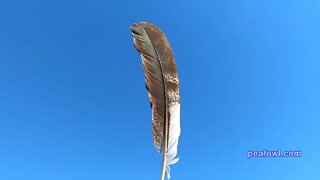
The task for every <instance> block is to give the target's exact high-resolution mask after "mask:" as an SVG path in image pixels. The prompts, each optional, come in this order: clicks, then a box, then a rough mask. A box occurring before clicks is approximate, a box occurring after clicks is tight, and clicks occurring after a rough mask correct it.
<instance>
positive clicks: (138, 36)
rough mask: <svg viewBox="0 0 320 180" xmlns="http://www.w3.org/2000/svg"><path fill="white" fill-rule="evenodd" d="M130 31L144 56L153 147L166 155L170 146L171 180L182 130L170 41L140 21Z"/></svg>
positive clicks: (168, 160)
mask: <svg viewBox="0 0 320 180" xmlns="http://www.w3.org/2000/svg"><path fill="white" fill-rule="evenodd" d="M131 30H132V34H133V38H134V45H135V48H136V49H137V50H138V52H139V53H140V54H141V58H142V64H143V69H144V72H145V82H146V86H147V90H148V94H149V99H150V103H151V106H152V134H153V140H154V144H155V147H156V149H157V150H158V151H160V152H161V153H163V148H164V145H165V144H164V143H167V144H166V145H167V147H168V149H167V151H166V157H167V167H166V170H167V175H168V178H170V174H169V172H170V168H169V165H171V164H174V163H176V162H177V161H178V159H175V157H176V155H177V147H178V140H179V136H180V131H181V130H180V95H179V78H178V74H177V68H176V62H175V59H174V56H173V53H172V49H171V46H170V44H169V41H168V40H167V38H166V36H165V35H164V33H163V32H162V31H161V30H160V29H159V28H158V27H156V26H155V25H152V24H150V23H146V22H141V23H138V24H134V25H133V26H131ZM167 121H168V123H166V122H167ZM166 124H168V132H166V128H165V127H166V126H165V125H166ZM165 137H167V139H165Z"/></svg>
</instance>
